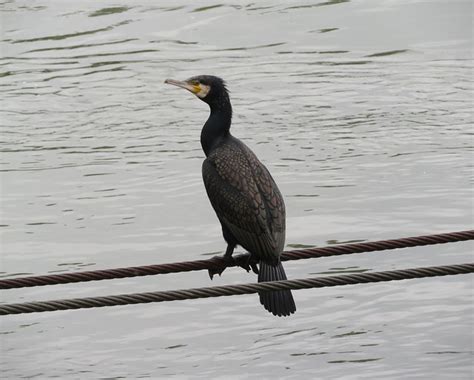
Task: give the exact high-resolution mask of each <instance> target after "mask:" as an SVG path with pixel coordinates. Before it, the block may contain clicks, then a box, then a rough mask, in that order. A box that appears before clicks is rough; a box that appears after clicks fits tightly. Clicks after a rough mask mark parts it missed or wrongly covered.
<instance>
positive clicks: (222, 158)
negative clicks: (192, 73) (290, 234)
mask: <svg viewBox="0 0 474 380" xmlns="http://www.w3.org/2000/svg"><path fill="white" fill-rule="evenodd" d="M165 83H168V84H172V85H175V86H178V87H182V88H184V89H186V90H189V91H190V92H192V93H193V94H194V95H196V96H197V97H198V98H199V99H201V100H202V101H204V102H205V103H207V104H208V105H209V107H210V109H211V114H210V116H209V118H208V119H207V121H206V123H205V124H204V127H203V128H202V131H201V146H202V149H203V150H204V153H205V154H206V159H205V160H204V162H203V165H202V176H203V179H204V185H205V187H206V191H207V195H208V196H209V199H210V201H211V204H212V207H213V208H214V210H215V212H216V214H217V217H218V218H219V221H220V222H221V225H222V232H223V235H224V239H225V241H226V242H227V250H226V253H225V255H224V258H225V259H227V260H233V259H232V254H233V252H234V249H235V247H236V245H241V246H242V247H243V248H245V249H246V250H247V251H248V252H250V255H251V257H253V258H254V259H256V260H258V261H259V270H258V282H263V281H277V280H286V274H285V271H284V269H283V266H282V264H281V262H280V255H281V252H282V251H283V247H284V245H285V204H284V202H283V197H282V195H281V193H280V191H279V190H278V187H277V185H276V183H275V181H274V180H273V178H272V176H271V175H270V173H269V171H268V170H267V168H266V167H265V166H264V165H263V164H262V163H261V162H260V161H259V160H258V158H257V156H255V154H254V153H253V152H252V151H251V150H250V149H249V148H248V147H247V146H246V145H245V144H244V143H243V142H242V141H240V140H239V139H237V138H235V137H234V136H232V135H231V134H230V131H229V129H230V125H231V120H232V106H231V104H230V99H229V92H228V91H227V88H226V84H225V82H224V81H223V80H222V79H221V78H218V77H215V76H212V75H200V76H196V77H192V78H190V79H187V80H185V81H177V80H173V79H167V80H166V81H165ZM253 267H255V264H253ZM254 270H256V268H255V269H254ZM219 274H220V273H219ZM211 277H212V276H211ZM259 296H260V303H261V304H262V305H263V306H264V307H265V309H267V310H268V311H270V312H271V313H273V314H274V315H278V316H287V315H290V314H292V313H294V312H295V311H296V306H295V301H294V300H293V296H292V294H291V291H289V290H279V291H270V292H268V291H267V292H261V293H259Z"/></svg>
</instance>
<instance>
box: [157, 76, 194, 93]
mask: <svg viewBox="0 0 474 380" xmlns="http://www.w3.org/2000/svg"><path fill="white" fill-rule="evenodd" d="M165 83H166V84H172V85H173V86H177V87H181V88H184V89H186V90H188V91H190V92H192V93H193V94H197V93H198V92H199V91H201V86H200V85H192V84H190V83H188V82H186V81H180V80H174V79H166V80H165Z"/></svg>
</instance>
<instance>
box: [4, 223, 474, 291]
mask: <svg viewBox="0 0 474 380" xmlns="http://www.w3.org/2000/svg"><path fill="white" fill-rule="evenodd" d="M473 239H474V230H467V231H459V232H449V233H442V234H432V235H423V236H414V237H407V238H400V239H391V240H380V241H374V242H368V243H355V244H341V245H336V246H329V247H321V248H307V249H298V250H292V251H286V252H283V253H282V255H281V261H288V260H302V259H310V258H318V257H328V256H338V255H347V254H352V253H363V252H375V251H384V250H389V249H398V248H409V247H417V246H425V245H433V244H444V243H454V242H459V241H466V240H473ZM247 258H248V254H243V255H236V256H235V260H234V262H228V261H226V260H224V259H222V258H220V257H213V258H211V259H207V260H195V261H183V262H177V263H168V264H156V265H144V266H136V267H128V268H115V269H104V270H93V271H84V272H74V273H61V274H53V275H43V276H28V277H17V278H10V279H2V280H0V289H14V288H25V287H33V286H44V285H57V284H68V283H75V282H86V281H99V280H110V279H117V278H126V277H139V276H151V275H156V274H168V273H178V272H190V271H196V270H209V269H211V270H219V269H223V268H226V267H233V266H238V265H240V264H243V263H245V262H246V261H247Z"/></svg>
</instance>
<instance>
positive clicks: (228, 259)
mask: <svg viewBox="0 0 474 380" xmlns="http://www.w3.org/2000/svg"><path fill="white" fill-rule="evenodd" d="M213 259H216V261H218V263H219V265H218V266H217V267H216V268H209V269H208V270H207V271H208V273H209V277H210V279H211V280H212V279H213V278H214V276H215V275H216V274H218V275H219V276H220V275H221V274H222V272H224V271H225V268H227V267H228V266H233V265H234V259H233V257H232V256H226V255H224V256H214V257H213ZM222 260H223V261H222Z"/></svg>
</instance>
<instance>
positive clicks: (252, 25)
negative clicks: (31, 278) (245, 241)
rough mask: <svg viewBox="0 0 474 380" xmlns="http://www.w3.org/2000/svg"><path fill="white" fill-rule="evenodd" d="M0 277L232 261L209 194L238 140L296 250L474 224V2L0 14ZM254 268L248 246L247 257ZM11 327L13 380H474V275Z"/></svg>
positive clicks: (350, 266) (370, 267) (151, 286)
mask: <svg viewBox="0 0 474 380" xmlns="http://www.w3.org/2000/svg"><path fill="white" fill-rule="evenodd" d="M0 21H1V44H0V47H1V60H0V86H1V94H2V95H1V111H0V112H1V113H0V115H1V116H0V117H1V126H2V130H1V146H0V149H1V152H2V154H1V162H0V163H1V168H0V169H1V196H2V201H1V202H2V203H1V220H0V224H1V227H0V232H1V271H2V272H1V276H2V277H3V278H11V277H15V276H19V275H39V274H48V273H64V272H72V271H78V270H92V269H103V268H113V267H122V266H132V265H146V264H155V263H166V262H174V261H183V260H195V259H201V258H206V257H209V256H210V255H215V254H220V253H222V252H223V250H224V249H225V243H224V241H223V239H222V237H221V231H220V227H219V223H218V222H217V219H216V217H215V215H214V213H213V211H212V209H211V207H210V204H209V201H208V200H207V197H206V194H205V191H204V187H203V184H202V180H201V174H200V170H201V162H202V160H203V157H204V155H203V153H202V151H201V147H200V143H199V134H200V128H201V126H202V124H203V123H204V122H205V120H206V118H207V116H208V109H207V106H206V105H205V104H204V103H202V102H200V101H199V100H197V99H195V98H194V97H193V96H192V95H191V94H189V93H188V92H186V91H182V90H179V89H177V88H173V87H171V86H167V85H165V84H163V81H164V79H165V78H168V77H171V78H175V79H185V78H187V77H189V76H192V75H197V74H214V75H219V76H222V77H223V78H225V79H226V80H227V82H228V87H229V88H230V90H231V97H232V102H233V106H234V119H233V129H232V131H233V133H234V135H235V136H237V137H239V138H241V139H242V140H244V141H245V142H246V143H247V144H248V145H249V146H250V147H251V148H252V149H253V150H254V151H255V152H256V154H257V155H258V156H259V157H260V159H261V160H262V161H263V162H264V163H265V164H266V165H267V167H268V168H269V170H270V171H271V172H272V174H273V176H274V178H275V180H276V182H277V183H278V184H279V187H280V189H281V191H282V193H283V194H284V197H285V201H286V206H287V249H291V248H294V247H306V246H326V245H331V244H338V243H344V242H353V241H373V240H379V239H389V238H398V237H405V236H414V235H419V234H430V233H439V232H450V231H457V230H464V229H470V228H472V225H473V203H472V195H473V194H472V167H471V165H472V161H473V156H472V143H473V138H472V122H473V111H472V106H473V93H472V90H473V86H472V84H473V77H472V73H473V72H472V69H473V64H472V51H473V50H472V49H473V48H472V46H473V45H472V44H473V40H472V3H471V1H454V0H449V1H448V0H446V1H434V0H433V1H415V0H400V1H390V0H386V1H378V0H360V1H347V0H346V1H344V0H329V1H325V0H319V1H318V0H315V1H303V0H294V1H286V2H277V1H274V0H268V1H259V2H254V3H246V2H238V1H236V2H232V3H230V2H229V3H221V2H212V1H160V2H156V1H153V2H152V1H143V0H142V1H133V2H130V1H129V2H123V1H101V2H100V4H99V2H94V1H70V2H66V1H63V2H58V1H47V0H38V1H34V2H32V1H24V0H23V1H2V2H1V18H0ZM472 248H473V245H472V243H469V242H466V243H456V244H447V245H442V246H430V247H424V248H413V249H404V250H399V251H391V252H384V253H365V254H359V255H352V256H340V257H331V258H323V259H313V260H305V261H299V262H287V263H285V268H286V272H287V274H288V276H289V277H290V278H304V277H311V276H324V275H329V274H340V273H359V272H370V271H380V270H390V269H402V268H410V267H418V266H430V265H444V264H455V263H464V262H470V261H472V253H471V252H472ZM239 252H241V250H239ZM255 281H256V278H255V276H254V275H252V274H247V273H245V272H244V271H243V270H241V269H229V270H227V271H225V272H224V274H223V275H222V277H220V278H216V279H215V280H214V281H213V282H211V281H210V280H209V278H208V276H207V273H204V272H196V273H188V274H176V275H166V276H156V277H145V278H135V279H124V280H113V281H103V282H96V283H84V284H75V285H63V286H51V287H44V288H31V289H23V290H21V289H20V290H9V291H3V292H2V302H27V301H33V300H47V299H56V298H70V297H87V296H98V295H108V294H119V293H134V292H144V291H155V290H163V289H178V288H189V287H201V286H210V285H222V284H232V283H246V282H255ZM294 297H295V300H296V303H297V307H298V311H297V313H296V314H295V315H294V316H292V317H291V318H276V317H273V316H271V315H270V314H268V313H266V312H265V311H264V310H263V308H262V307H261V306H260V305H259V302H258V298H257V296H255V295H249V296H239V297H226V298H213V299H206V300H194V301H186V302H170V303H162V304H148V305H135V306H124V307H113V308H103V309H91V310H80V311H66V312H55V313H42V314H31V315H18V316H8V317H2V318H1V319H0V323H1V325H0V334H1V335H0V337H1V338H0V339H1V340H0V342H1V348H0V350H1V359H0V361H1V371H2V378H4V379H17V378H38V379H49V378H60V379H116V378H126V379H138V378H155V379H158V378H163V379H168V378H176V379H187V378H196V379H246V378H249V379H273V378H285V379H402V378H403V379H415V378H419V379H427V378H431V379H445V378H448V377H449V378H453V379H469V378H472V376H473V365H472V361H473V350H474V348H473V327H474V326H473V325H474V318H473V317H474V307H473V302H472V301H473V280H472V276H471V275H460V276H452V277H445V278H432V279H420V280H410V281H400V282H393V283H381V284H368V285H356V286H346V287H337V288H324V289H317V290H316V289H313V290H301V291H295V292H294Z"/></svg>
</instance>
